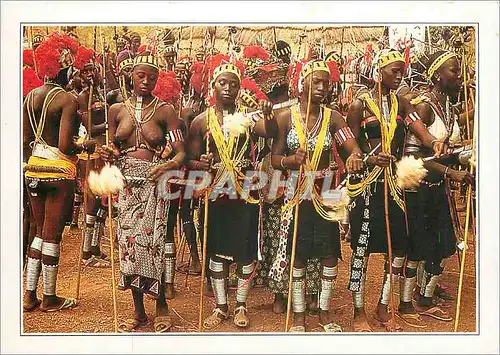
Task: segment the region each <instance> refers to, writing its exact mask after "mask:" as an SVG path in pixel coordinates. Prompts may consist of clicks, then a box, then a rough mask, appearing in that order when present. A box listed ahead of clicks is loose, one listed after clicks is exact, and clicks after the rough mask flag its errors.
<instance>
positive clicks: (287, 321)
mask: <svg viewBox="0 0 500 355" xmlns="http://www.w3.org/2000/svg"><path fill="white" fill-rule="evenodd" d="M313 73H314V70H313V72H312V73H311V74H309V75H310V76H311V77H310V80H309V93H308V98H307V109H306V120H305V121H306V123H305V128H304V132H305V142H304V149H305V150H306V154H307V143H308V138H309V137H308V134H307V133H308V129H307V121H308V119H309V113H310V110H311V97H312V90H311V84H312V77H313ZM303 170H304V168H303V165H300V168H299V178H298V179H297V198H298V200H297V205H296V206H295V216H294V220H293V236H292V255H291V256H290V274H289V278H288V299H287V304H286V319H285V332H288V325H289V324H290V313H291V312H290V311H291V308H292V282H293V267H294V264H295V249H296V246H297V230H298V227H299V206H300V185H301V183H302V172H303Z"/></svg>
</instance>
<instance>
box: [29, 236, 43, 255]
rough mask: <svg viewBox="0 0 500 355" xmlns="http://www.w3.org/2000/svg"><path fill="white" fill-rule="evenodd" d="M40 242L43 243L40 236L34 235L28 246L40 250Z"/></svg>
mask: <svg viewBox="0 0 500 355" xmlns="http://www.w3.org/2000/svg"><path fill="white" fill-rule="evenodd" d="M42 244H43V240H42V238H40V237H38V236H36V237H35V238H33V241H32V242H31V245H30V248H31V249H33V250H38V251H40V252H41V251H42Z"/></svg>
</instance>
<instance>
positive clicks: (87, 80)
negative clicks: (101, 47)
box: [74, 46, 109, 267]
mask: <svg viewBox="0 0 500 355" xmlns="http://www.w3.org/2000/svg"><path fill="white" fill-rule="evenodd" d="M74 66H75V68H76V69H78V70H79V71H80V77H81V79H82V82H83V85H84V89H83V90H82V91H81V92H80V94H79V95H78V107H79V108H78V113H79V115H80V119H81V122H82V124H83V125H84V126H85V129H86V131H87V132H90V137H92V138H93V139H94V140H96V142H97V144H98V146H101V145H105V144H106V134H105V133H106V122H105V110H106V102H105V99H104V97H103V95H102V93H101V92H100V90H99V81H100V80H99V77H98V74H97V71H96V58H95V53H94V51H93V50H92V49H90V48H85V47H83V46H81V47H80V48H79V50H78V54H77V56H76V58H75V64H74ZM89 115H90V118H91V122H89V118H88V117H89ZM79 157H80V159H81V160H82V161H84V160H87V159H90V160H91V163H90V169H91V170H96V171H100V169H101V168H102V167H103V166H104V162H103V161H102V159H100V156H99V153H97V152H96V153H94V154H92V155H91V156H87V154H81V155H80V156H79ZM85 167H86V164H81V168H82V169H85ZM88 173H90V172H88ZM87 189H88V190H87V206H86V210H85V233H84V243H83V255H82V258H83V260H82V262H83V263H84V265H85V266H91V267H109V258H108V256H107V255H106V254H104V253H102V252H101V250H100V241H101V237H102V235H103V234H104V223H105V220H106V215H107V208H106V207H105V206H104V205H103V204H102V201H101V198H99V196H95V195H94V194H92V192H91V191H90V189H89V188H88V186H87Z"/></svg>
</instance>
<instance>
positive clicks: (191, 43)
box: [188, 26, 194, 60]
mask: <svg viewBox="0 0 500 355" xmlns="http://www.w3.org/2000/svg"><path fill="white" fill-rule="evenodd" d="M193 27H194V26H190V33H189V55H188V57H189V58H190V59H189V60H191V53H192V51H193Z"/></svg>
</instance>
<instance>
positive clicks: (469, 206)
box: [453, 78, 476, 332]
mask: <svg viewBox="0 0 500 355" xmlns="http://www.w3.org/2000/svg"><path fill="white" fill-rule="evenodd" d="M464 80H466V78H464ZM465 90H467V87H465ZM466 97H467V96H466ZM466 100H467V98H466ZM466 102H467V101H466ZM466 105H467V104H466ZM466 107H467V106H466ZM465 117H466V118H467V123H469V111H468V110H467V109H466V110H465ZM473 125H474V129H473V131H472V133H473V136H472V149H474V147H475V146H476V129H475V128H476V127H475V126H476V121H475V120H474V122H473ZM474 155H475V154H473V156H474ZM470 173H471V174H473V173H474V166H473V165H472V164H471V165H470ZM466 199H467V209H466V211H467V212H466V215H465V227H464V240H463V242H464V251H463V255H462V259H461V263H460V278H459V282H458V297H457V308H456V313H455V326H454V329H453V331H454V332H457V331H458V321H459V319H460V305H461V302H462V287H463V281H464V272H465V256H466V255H467V237H468V235H469V220H470V217H471V210H472V185H469V186H468V187H467V193H466ZM459 253H460V251H459ZM459 255H460V254H459Z"/></svg>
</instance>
